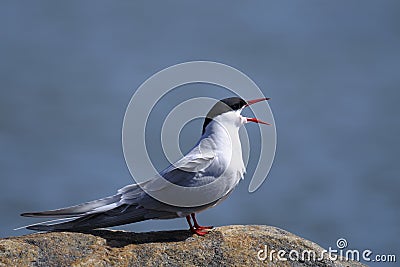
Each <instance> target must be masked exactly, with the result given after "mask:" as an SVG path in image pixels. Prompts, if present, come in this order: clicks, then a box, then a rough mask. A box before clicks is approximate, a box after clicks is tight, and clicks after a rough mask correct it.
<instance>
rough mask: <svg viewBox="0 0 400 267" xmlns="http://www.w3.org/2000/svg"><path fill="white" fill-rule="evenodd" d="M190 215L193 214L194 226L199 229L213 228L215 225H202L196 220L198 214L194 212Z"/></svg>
mask: <svg viewBox="0 0 400 267" xmlns="http://www.w3.org/2000/svg"><path fill="white" fill-rule="evenodd" d="M190 215H192V219H193V222H194V228H196V229H199V230H204V229H213V228H214V226H201V225H199V224H198V223H197V220H196V214H195V213H192V214H190Z"/></svg>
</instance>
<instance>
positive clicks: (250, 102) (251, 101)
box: [246, 97, 271, 125]
mask: <svg viewBox="0 0 400 267" xmlns="http://www.w3.org/2000/svg"><path fill="white" fill-rule="evenodd" d="M270 99H271V98H269V97H265V98H257V99H253V100H249V101H247V104H246V107H247V106H250V105H253V104H255V103H258V102H261V101H265V100H270ZM246 119H247V121H248V122H249V121H251V122H255V123H261V124H266V125H271V124H270V123H268V122H265V121H261V120H259V119H257V118H246Z"/></svg>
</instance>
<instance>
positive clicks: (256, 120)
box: [247, 118, 271, 125]
mask: <svg viewBox="0 0 400 267" xmlns="http://www.w3.org/2000/svg"><path fill="white" fill-rule="evenodd" d="M247 121H251V122H255V123H261V124H265V125H271V123H268V122H265V121H261V120H259V119H257V118H247Z"/></svg>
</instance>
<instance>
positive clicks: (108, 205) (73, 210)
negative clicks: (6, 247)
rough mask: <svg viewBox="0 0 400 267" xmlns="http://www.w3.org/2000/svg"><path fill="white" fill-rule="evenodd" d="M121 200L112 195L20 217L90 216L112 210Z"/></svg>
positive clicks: (119, 197) (23, 214)
mask: <svg viewBox="0 0 400 267" xmlns="http://www.w3.org/2000/svg"><path fill="white" fill-rule="evenodd" d="M120 200H121V195H120V194H117V195H113V196H110V197H106V198H102V199H98V200H93V201H89V202H86V203H82V204H79V205H75V206H71V207H67V208H62V209H55V210H48V211H40V212H26V213H22V214H21V216H24V217H49V218H65V217H72V216H81V215H84V214H90V213H93V212H101V211H106V210H110V209H113V208H115V207H117V205H118V202H119V201H120Z"/></svg>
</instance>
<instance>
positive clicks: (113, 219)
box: [26, 205, 148, 231]
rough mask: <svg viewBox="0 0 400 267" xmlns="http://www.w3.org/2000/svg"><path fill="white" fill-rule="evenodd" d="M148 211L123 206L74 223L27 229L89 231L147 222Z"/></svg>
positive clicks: (41, 225)
mask: <svg viewBox="0 0 400 267" xmlns="http://www.w3.org/2000/svg"><path fill="white" fill-rule="evenodd" d="M147 217H148V211H147V210H145V209H144V208H138V207H137V206H128V205H122V206H120V207H118V208H116V209H112V210H109V211H106V212H102V213H95V214H89V215H85V216H82V217H79V218H76V219H74V220H72V221H67V222H62V223H56V224H51V223H50V224H46V223H39V224H35V225H30V226H28V227H26V229H29V230H36V231H87V230H92V229H97V228H105V227H111V226H118V225H123V224H127V223H134V222H139V221H144V220H147V219H148V218H147Z"/></svg>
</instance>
